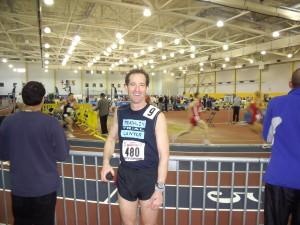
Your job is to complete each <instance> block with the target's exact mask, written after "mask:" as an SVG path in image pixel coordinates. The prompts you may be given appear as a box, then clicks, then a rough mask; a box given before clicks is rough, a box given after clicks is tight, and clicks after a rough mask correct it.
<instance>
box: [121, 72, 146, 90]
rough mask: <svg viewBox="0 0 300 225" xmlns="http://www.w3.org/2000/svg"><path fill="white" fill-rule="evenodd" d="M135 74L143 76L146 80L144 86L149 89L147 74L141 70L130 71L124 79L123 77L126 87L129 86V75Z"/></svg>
mask: <svg viewBox="0 0 300 225" xmlns="http://www.w3.org/2000/svg"><path fill="white" fill-rule="evenodd" d="M136 73H141V74H144V76H145V78H146V86H147V87H149V83H150V79H149V74H148V73H147V72H146V71H145V70H143V69H132V70H130V71H129V72H128V73H127V74H126V77H125V84H126V86H128V84H129V77H130V75H131V74H136Z"/></svg>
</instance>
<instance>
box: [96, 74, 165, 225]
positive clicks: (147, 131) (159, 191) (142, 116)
mask: <svg viewBox="0 0 300 225" xmlns="http://www.w3.org/2000/svg"><path fill="white" fill-rule="evenodd" d="M125 84H126V89H127V91H128V96H129V99H130V104H129V105H124V106H121V107H119V108H118V110H117V111H116V112H115V114H114V119H113V124H112V127H111V129H110V132H109V134H108V137H107V141H106V142H105V145H104V156H103V168H102V171H101V180H102V181H104V182H108V180H107V178H106V176H107V174H108V173H112V175H115V172H114V170H113V168H112V167H111V166H110V164H109V159H110V158H111V156H112V154H113V153H114V150H115V142H116V140H117V139H119V145H120V160H121V164H120V165H119V167H118V174H117V186H118V200H119V207H120V213H121V219H122V222H123V224H124V225H131V224H136V220H137V214H136V212H137V207H138V204H139V205H140V208H141V217H142V223H143V224H149V225H150V224H151V225H152V224H153V225H154V224H157V215H158V208H159V207H160V206H161V205H162V203H163V193H164V190H165V181H166V177H167V171H168V160H169V140H168V133H167V123H166V118H165V116H164V114H163V113H161V111H160V110H159V109H158V108H156V107H154V106H152V105H150V104H147V103H146V101H145V97H146V93H147V90H148V87H149V75H148V74H147V73H146V72H145V71H144V70H142V69H134V70H131V71H129V72H128V73H127V75H126V77H125Z"/></svg>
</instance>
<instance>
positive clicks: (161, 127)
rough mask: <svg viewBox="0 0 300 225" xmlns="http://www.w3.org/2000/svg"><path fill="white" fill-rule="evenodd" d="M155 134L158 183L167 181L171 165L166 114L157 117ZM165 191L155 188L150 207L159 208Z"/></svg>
mask: <svg viewBox="0 0 300 225" xmlns="http://www.w3.org/2000/svg"><path fill="white" fill-rule="evenodd" d="M155 136H156V143H157V150H158V154H159V164H158V177H157V182H158V183H165V182H166V178H167V173H168V165H169V138H168V128H167V122H166V118H165V115H164V114H163V113H160V114H159V115H158V118H157V122H156V127H155ZM162 194H163V192H162V191H158V190H155V191H154V194H153V195H152V197H151V198H150V200H149V202H148V207H150V208H152V209H157V208H158V207H160V206H161V205H162V203H163V196H162Z"/></svg>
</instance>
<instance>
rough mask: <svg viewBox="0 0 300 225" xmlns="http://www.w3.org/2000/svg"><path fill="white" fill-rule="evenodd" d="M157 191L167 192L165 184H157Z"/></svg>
mask: <svg viewBox="0 0 300 225" xmlns="http://www.w3.org/2000/svg"><path fill="white" fill-rule="evenodd" d="M155 190H156V191H165V184H164V183H160V182H158V183H156V184H155Z"/></svg>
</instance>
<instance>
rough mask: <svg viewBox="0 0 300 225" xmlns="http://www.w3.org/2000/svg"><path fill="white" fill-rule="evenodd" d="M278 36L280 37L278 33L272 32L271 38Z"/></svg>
mask: <svg viewBox="0 0 300 225" xmlns="http://www.w3.org/2000/svg"><path fill="white" fill-rule="evenodd" d="M279 35H280V33H279V32H278V31H274V32H273V34H272V36H273V37H279Z"/></svg>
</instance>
